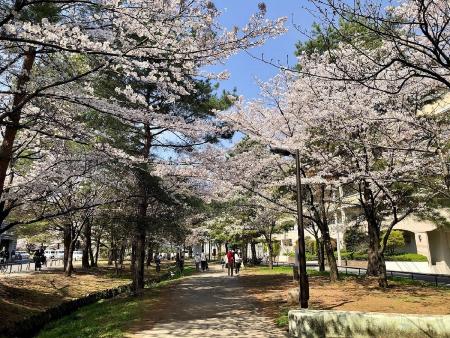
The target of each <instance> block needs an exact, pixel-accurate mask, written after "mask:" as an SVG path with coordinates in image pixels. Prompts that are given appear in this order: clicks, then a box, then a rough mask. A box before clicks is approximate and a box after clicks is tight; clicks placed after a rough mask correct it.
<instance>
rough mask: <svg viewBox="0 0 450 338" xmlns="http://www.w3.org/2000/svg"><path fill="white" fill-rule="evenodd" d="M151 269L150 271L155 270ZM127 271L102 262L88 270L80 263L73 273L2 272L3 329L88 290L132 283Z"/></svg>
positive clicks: (94, 290) (0, 284) (53, 271)
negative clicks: (71, 274) (68, 274)
mask: <svg viewBox="0 0 450 338" xmlns="http://www.w3.org/2000/svg"><path fill="white" fill-rule="evenodd" d="M153 270H154V268H153V269H151V270H148V271H147V275H148V276H149V275H151V273H152V271H153ZM128 274H129V273H128V271H126V270H125V271H124V272H123V273H122V274H121V275H120V276H116V275H115V271H114V268H113V267H107V266H101V267H100V268H92V269H89V270H87V271H85V270H82V269H81V268H80V267H78V268H77V269H76V272H75V273H74V274H73V276H72V277H66V276H65V275H64V272H63V271H62V268H58V269H51V270H46V271H40V272H39V271H38V272H30V273H22V274H11V275H2V276H1V278H0V313H1V314H2V320H1V321H0V332H1V331H2V327H6V326H7V325H14V323H16V322H18V321H20V320H22V319H24V318H26V317H28V316H30V315H33V314H35V313H38V312H41V311H44V310H46V309H48V308H51V307H53V306H56V305H58V304H61V303H63V302H64V301H67V300H71V299H75V298H79V297H81V296H84V295H86V294H89V293H92V292H97V291H101V290H105V289H110V288H114V287H118V286H120V285H124V284H128V283H130V278H129V276H128Z"/></svg>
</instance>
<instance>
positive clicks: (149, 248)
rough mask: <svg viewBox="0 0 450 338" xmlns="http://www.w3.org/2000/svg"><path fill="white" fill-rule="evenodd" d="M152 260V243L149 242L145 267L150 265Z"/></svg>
mask: <svg viewBox="0 0 450 338" xmlns="http://www.w3.org/2000/svg"><path fill="white" fill-rule="evenodd" d="M152 261H153V244H152V243H149V245H148V250H147V267H149V266H150V264H151V262H152Z"/></svg>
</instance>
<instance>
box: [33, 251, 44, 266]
mask: <svg viewBox="0 0 450 338" xmlns="http://www.w3.org/2000/svg"><path fill="white" fill-rule="evenodd" d="M33 261H34V271H37V269H39V271H41V267H42V258H41V253H40V251H39V250H36V252H35V253H34V257H33Z"/></svg>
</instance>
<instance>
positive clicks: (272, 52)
mask: <svg viewBox="0 0 450 338" xmlns="http://www.w3.org/2000/svg"><path fill="white" fill-rule="evenodd" d="M213 2H214V4H215V5H216V7H217V8H218V9H219V10H220V11H222V13H223V14H222V16H221V18H220V22H221V24H222V25H223V26H225V27H227V28H231V27H233V26H239V27H242V26H244V25H245V24H246V23H247V22H248V19H249V17H250V16H251V15H252V14H253V13H255V12H257V10H258V3H260V2H262V1H261V0H258V1H257V0H214V1H213ZM264 3H265V4H266V6H267V17H268V18H271V19H275V18H278V17H282V16H286V17H288V21H287V24H286V26H287V28H288V30H289V31H288V32H287V33H286V34H284V35H282V36H279V37H278V38H276V39H271V40H268V41H267V43H266V44H265V45H264V46H262V47H259V48H255V49H251V50H249V53H251V54H252V55H254V56H256V57H261V55H262V54H264V58H265V59H267V60H270V59H272V60H273V61H274V62H275V63H276V62H278V61H279V62H282V63H283V64H286V62H287V60H289V64H290V65H293V64H295V61H296V60H295V55H294V50H295V44H296V42H297V41H299V40H304V39H305V37H304V36H303V35H302V34H301V33H300V32H299V31H298V30H296V29H295V27H294V26H295V25H297V26H299V27H301V28H302V29H306V30H307V29H309V28H310V27H311V24H312V23H313V21H314V18H313V16H312V15H311V13H309V12H308V11H306V10H305V7H306V6H308V1H307V0H266V1H264ZM212 69H213V70H214V71H221V70H225V69H226V70H228V71H229V72H230V73H231V76H230V78H229V79H228V80H226V81H221V83H220V90H221V89H228V90H232V89H233V88H234V87H236V88H237V90H238V94H239V95H244V97H245V98H246V99H251V98H254V97H257V96H258V93H259V89H258V86H257V85H256V83H255V78H258V79H261V80H267V79H269V78H271V77H273V76H274V75H275V74H276V73H277V72H278V70H277V69H276V68H275V67H273V66H270V65H268V64H265V63H263V62H261V61H259V60H256V59H255V58H252V57H251V56H250V55H248V54H247V53H246V52H245V51H241V52H239V54H237V55H234V56H232V57H231V58H230V59H229V60H228V61H227V62H226V64H225V65H218V66H214V67H212Z"/></svg>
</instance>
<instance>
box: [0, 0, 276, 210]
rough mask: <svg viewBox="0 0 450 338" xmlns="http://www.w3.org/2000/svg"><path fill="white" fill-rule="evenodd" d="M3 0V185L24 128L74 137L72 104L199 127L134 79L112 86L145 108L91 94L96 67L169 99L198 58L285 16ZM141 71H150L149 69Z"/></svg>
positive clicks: (242, 42)
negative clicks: (166, 111)
mask: <svg viewBox="0 0 450 338" xmlns="http://www.w3.org/2000/svg"><path fill="white" fill-rule="evenodd" d="M0 6H1V8H2V11H1V13H2V14H1V15H0V41H1V45H0V48H1V50H2V53H1V56H0V76H1V78H0V79H1V82H2V88H1V93H0V95H1V96H2V105H1V108H0V109H1V110H0V118H1V123H2V128H3V132H4V137H3V139H2V145H1V148H0V193H3V190H4V189H5V183H6V178H7V176H8V175H10V174H9V173H8V167H9V165H10V162H11V159H12V158H13V155H14V154H13V153H14V151H15V142H16V137H17V133H18V131H19V130H23V129H28V130H34V131H35V132H39V133H44V134H49V135H51V136H53V137H70V138H71V139H74V138H75V139H78V136H79V135H78V133H74V134H71V133H65V132H64V126H66V125H70V124H71V122H73V121H76V117H77V115H75V114H74V112H77V113H78V112H79V109H68V110H66V108H67V106H68V105H69V106H70V105H75V106H82V107H85V108H88V109H94V110H96V111H98V112H101V113H103V114H109V115H114V116H117V117H119V118H121V119H123V120H125V121H128V122H131V123H148V122H149V116H148V113H149V112H151V113H152V117H151V119H153V120H155V119H160V123H158V124H161V125H172V126H173V125H174V124H175V123H181V125H180V126H179V128H185V129H190V130H192V131H194V130H195V128H192V127H191V126H187V125H186V124H185V123H184V122H183V121H180V120H176V119H174V118H168V117H167V116H166V115H163V116H162V115H161V114H158V109H159V108H158V104H157V103H158V102H148V100H146V98H145V95H142V94H141V93H140V92H138V91H135V90H133V88H132V87H131V86H124V87H118V88H113V90H114V91H116V92H119V93H120V94H122V95H123V97H124V98H126V100H127V101H130V102H134V103H145V106H146V109H145V110H144V109H130V107H129V106H124V105H123V104H121V102H120V101H119V100H105V99H100V98H99V97H98V95H95V92H94V91H95V86H94V81H95V77H96V76H97V74H98V73H99V72H104V73H106V72H110V73H113V74H114V73H120V74H122V75H123V76H125V77H127V78H128V79H129V80H133V79H135V80H139V81H140V82H142V83H145V84H146V85H147V86H148V87H154V88H156V90H157V91H158V92H159V93H162V94H163V95H162V97H164V100H165V102H173V101H174V100H177V99H178V98H179V97H180V95H187V93H189V92H192V91H193V90H194V88H193V84H192V82H191V81H190V80H189V79H190V78H192V76H194V75H202V74H201V71H200V70H199V69H200V67H201V66H203V65H208V64H212V63H214V62H217V61H219V60H223V59H224V58H226V57H228V56H229V55H231V54H233V53H235V52H236V51H238V50H239V49H241V48H248V47H252V46H256V45H259V44H261V43H263V42H264V40H265V39H266V38H267V37H271V36H275V35H277V34H279V33H280V32H282V31H284V28H283V22H284V20H283V19H280V20H278V21H274V22H272V21H267V20H266V19H265V18H264V13H263V12H259V13H258V14H256V15H254V16H253V17H251V18H250V20H249V23H248V25H247V26H245V27H244V28H243V29H242V30H239V29H235V30H233V31H225V30H224V29H222V28H220V27H219V25H218V24H217V18H218V16H219V15H220V13H219V11H218V10H216V8H215V7H214V6H213V5H212V3H211V2H208V1H202V0H198V1H190V2H180V1H159V0H156V1H132V2H127V3H118V2H115V1H107V2H102V3H90V2H83V1H80V2H78V1H73V2H70V3H67V2H63V3H55V2H53V1H41V2H39V3H34V2H26V1H14V2H13V1H9V0H5V1H2V2H1V3H0ZM137 69H145V70H146V71H145V74H142V73H140V72H137V71H136V70H137ZM205 75H207V74H205ZM59 113H63V114H59ZM42 125H45V126H47V128H42ZM75 126H80V124H79V123H75ZM58 127H61V128H60V130H57V128H58ZM61 129H62V130H63V132H62V134H64V135H61ZM71 129H73V128H71ZM67 134H69V135H67ZM81 135H83V134H81ZM4 211H5V210H4ZM5 216H6V214H5Z"/></svg>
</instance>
